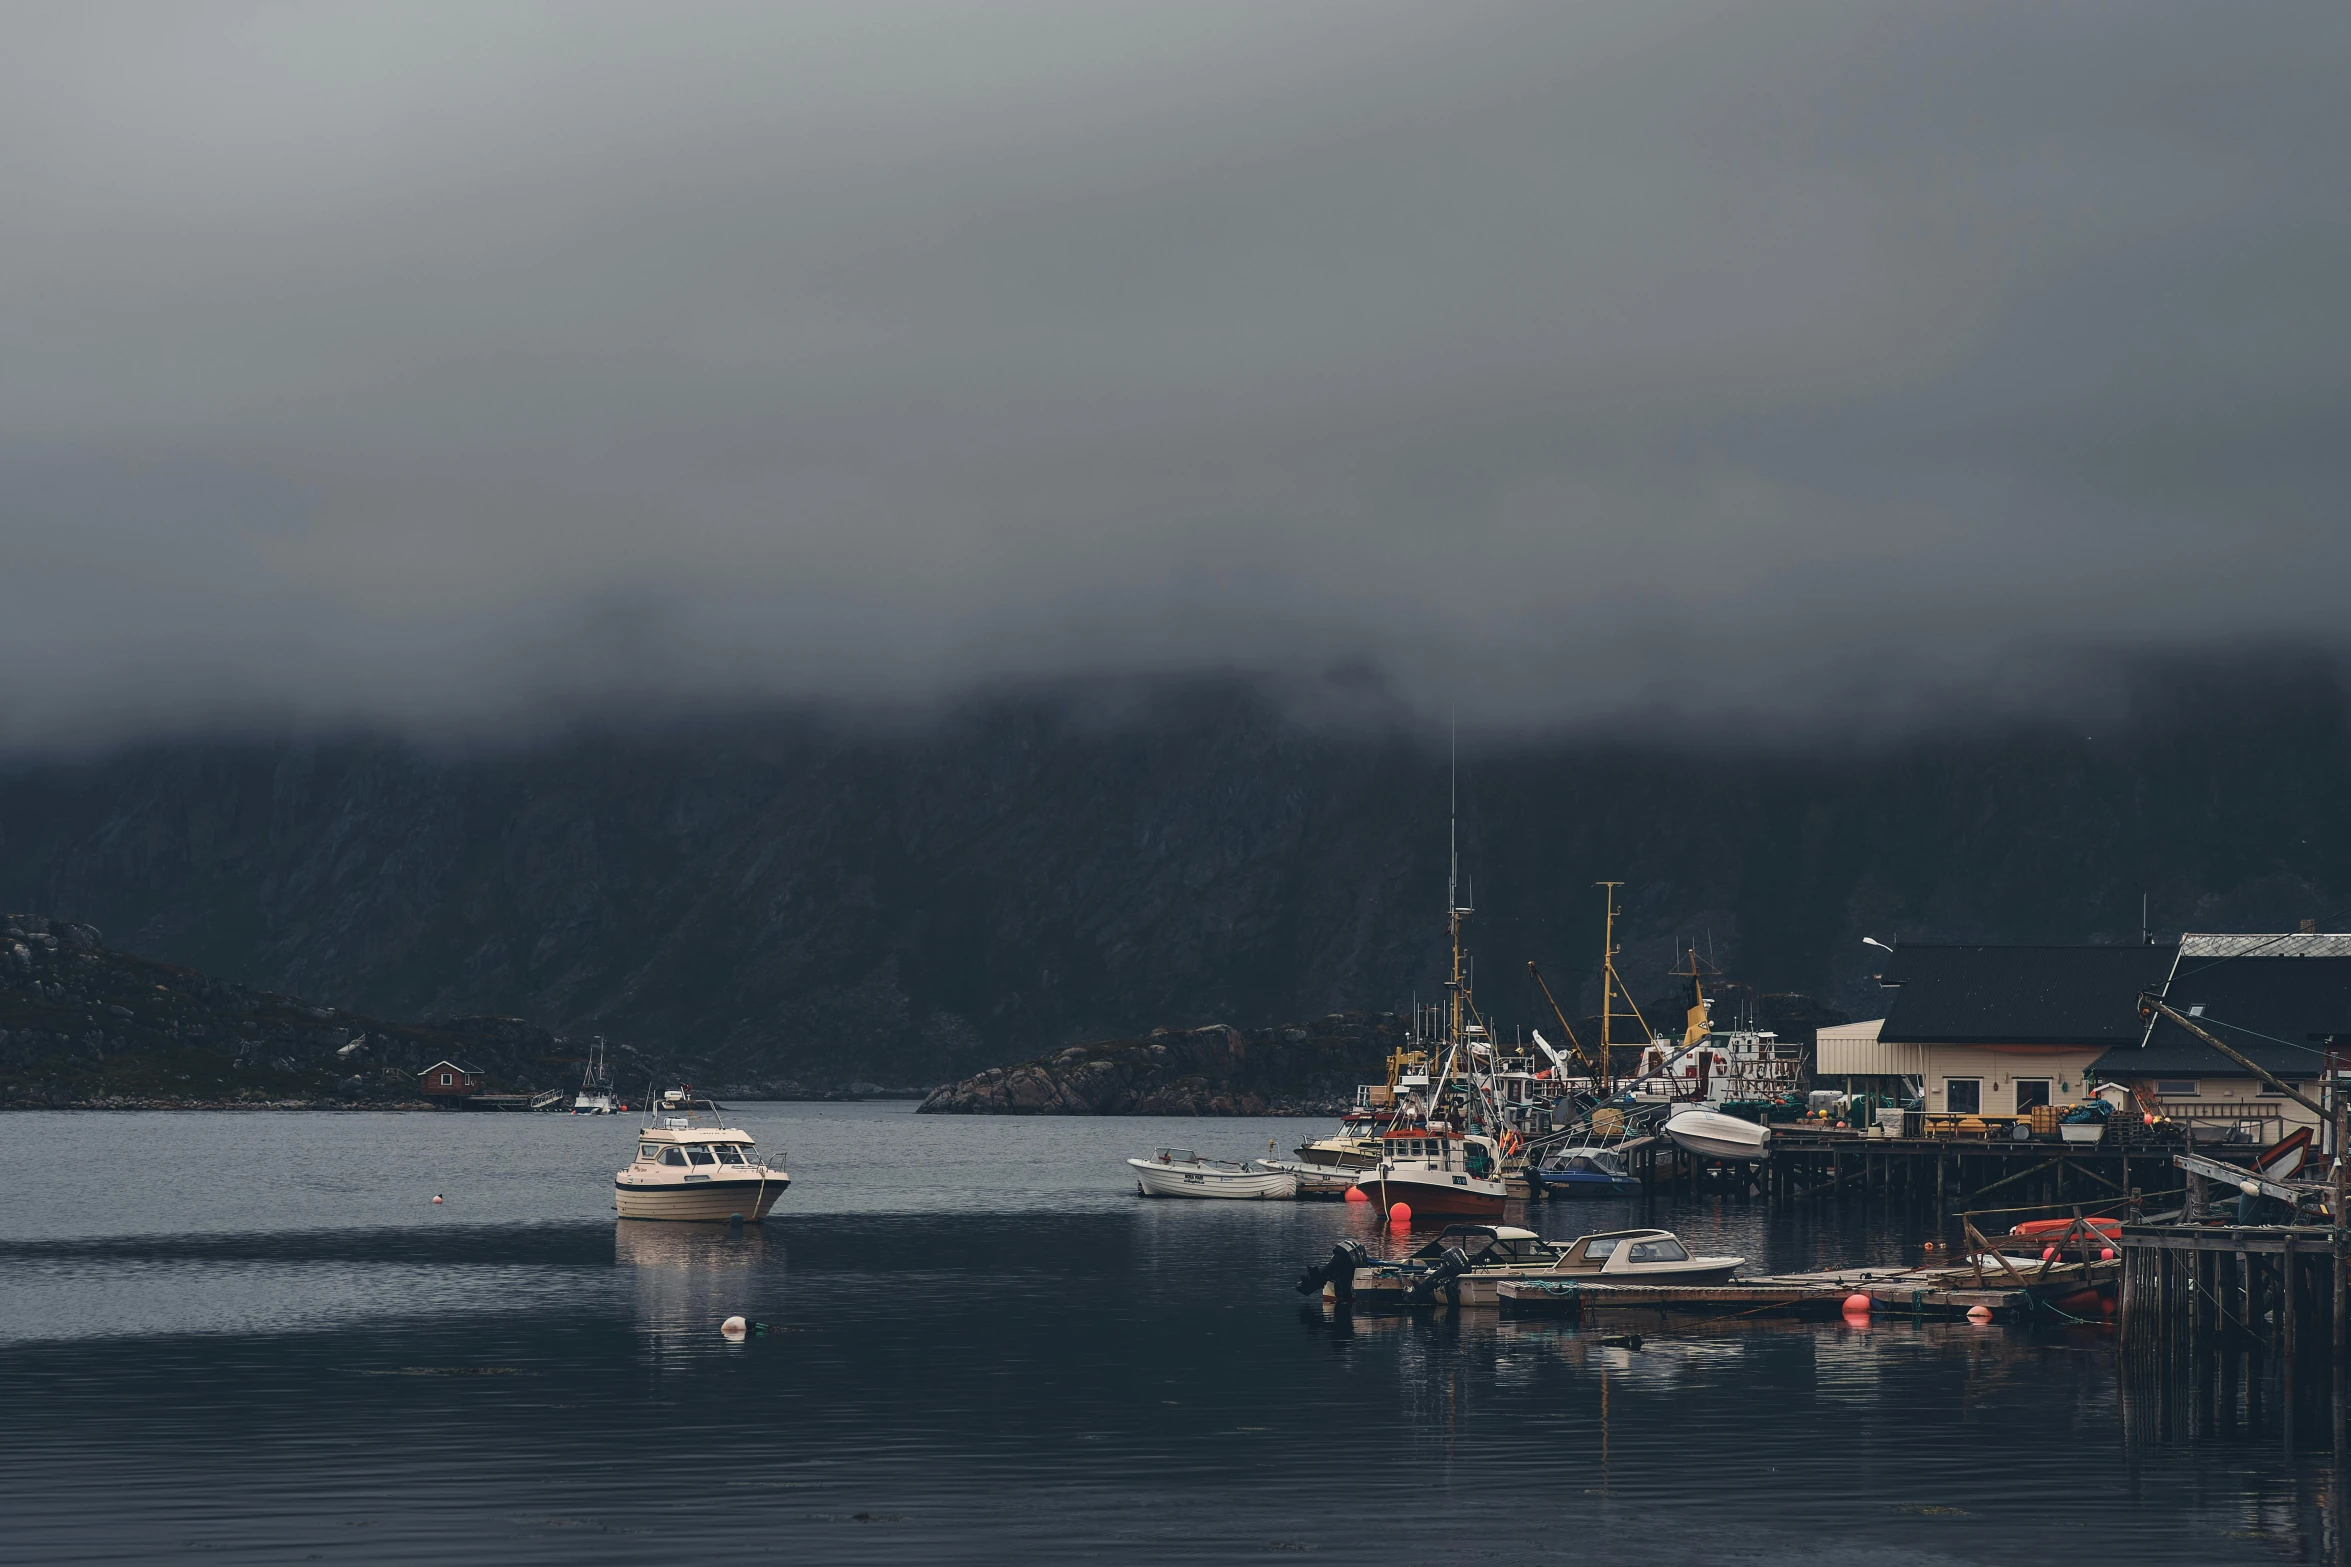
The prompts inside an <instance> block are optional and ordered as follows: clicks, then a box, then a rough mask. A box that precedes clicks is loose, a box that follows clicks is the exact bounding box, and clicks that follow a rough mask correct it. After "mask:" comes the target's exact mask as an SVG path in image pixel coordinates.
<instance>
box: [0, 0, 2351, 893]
mask: <svg viewBox="0 0 2351 1567" xmlns="http://www.w3.org/2000/svg"><path fill="white" fill-rule="evenodd" d="M2347 59H2351V13H2347V12H2346V11H2345V10H2344V9H2343V8H2342V7H2341V6H2339V5H2292V4H2281V5H2276V6H2266V7H2263V8H2261V9H2260V10H2259V11H2258V12H2257V13H2247V12H2243V11H2232V10H2229V9H2226V8H2219V7H2212V6H2202V5H2188V4H2163V3H2152V0H2151V3H2142V4H2132V5H2128V6H2120V5H2115V6H2098V5H2067V6H2047V5H2040V4H2032V5H2026V4H1974V5H1968V6H1947V5H1945V6H1928V5H1884V4H1870V5H1842V6H1840V5H1804V4H1794V5H1778V6H1770V7H1756V6H1742V5H1732V4H1727V3H1726V4H1719V5H1709V4H1687V3H1670V4H1668V3H1657V0H1642V3H1638V4H1630V3H1628V4H1620V5H1607V4H1595V5H1577V6H1559V5H1550V4H1536V5H1524V6H1512V5H1502V4H1492V5H1478V6H1425V5H1420V6H1406V5H1400V4H1385V3H1380V0H1370V3H1351V4H1344V5H1340V4H1311V3H1300V4H1287V5H1281V6H1272V7H1268V6H1257V5H1240V4H1223V3H1214V0H1201V3H1189V4H1184V5H1133V6H1124V5H1105V4H1094V3H1087V4H1076V3H1064V4H1025V5H1024V4H1012V3H991V4H985V5H970V4H946V3H929V4H921V3H911V0H910V3H907V4H894V5H886V6H873V5H848V4H842V5H815V4H797V5H775V4H756V5H752V4H742V5H723V4H708V5H686V6H672V5H658V6H657V5H612V4H598V3H592V0H561V3H548V4H542V5H527V4H515V5H502V6H497V7H481V6H474V5H459V4H451V5H402V6H389V5H384V6H367V5H307V4H306V5H299V6H291V5H260V4H227V3H176V4H156V5H144V6H143V5H124V4H108V3H101V0H77V3H75V4H71V5H58V6H34V7H27V8H21V9H19V10H18V11H16V12H14V13H13V14H12V20H11V37H10V47H9V48H8V49H7V50H6V51H4V52H0V255H5V257H6V260H5V262H4V263H0V543H4V545H5V550H4V558H0V667H4V668H5V669H6V670H7V675H6V678H5V681H4V682H0V744H4V745H6V746H7V747H9V748H11V749H13V750H15V751H17V752H19V753H28V752H29V753H45V752H51V751H54V750H56V749H58V748H60V747H65V748H87V747H92V746H98V747H104V746H109V745H113V744H117V743H122V742H139V741H143V740H149V739H154V738H157V737H165V736H181V737H201V736H205V735H209V734H213V733H218V732H222V731H229V732H235V733H240V734H245V735H259V736H263V737H265V738H264V740H263V741H262V742H261V743H275V742H274V741H269V740H267V739H266V737H267V736H270V735H276V734H280V733H283V732H284V731H285V730H286V729H287V728H288V727H289V726H291V727H292V728H294V729H296V730H307V731H320V730H324V731H329V732H350V731H351V730H354V729H357V730H383V729H390V730H393V731H396V732H399V733H403V734H407V735H412V736H420V737H422V738H423V739H425V740H426V741H428V742H432V741H435V740H436V739H446V738H448V737H450V736H458V737H468V736H470V737H474V738H479V737H481V736H483V735H490V736H505V735H509V734H512V733H514V732H516V731H517V730H518V729H524V728H528V727H529V726H533V725H539V726H560V725H561V724H563V723H566V722H569V721H572V720H575V719H578V718H580V717H582V716H583V715H584V716H589V717H592V718H594V719H596V720H598V721H610V720H614V719H623V718H669V717H674V716H676V715H677V714H679V713H681V712H686V711H693V710H697V709H700V710H704V711H712V712H715V711H720V710H741V709H743V708H745V707H746V706H754V707H755V706H760V705H764V704H770V703H775V702H784V703H804V702H805V703H814V704H816V706H817V707H818V708H820V709H821V708H824V707H826V706H828V705H831V704H848V705H850V706H851V707H853V708H856V709H858V710H862V711H867V712H872V711H875V710H877V709H881V708H885V707H886V708H893V709H903V708H905V707H907V706H908V705H909V704H911V705H913V706H915V707H920V706H922V705H923V704H933V703H944V704H946V705H947V706H948V707H950V708H951V707H953V706H954V704H956V703H958V702H960V701H962V700H964V699H966V698H969V697H971V696H973V695H974V694H980V695H985V694H987V693H989V692H993V691H999V690H1003V689H1007V688H1016V687H1026V688H1038V687H1051V686H1053V685H1054V684H1055V683H1057V682H1060V681H1063V680H1066V679H1068V678H1071V677H1073V676H1083V677H1085V678H1087V679H1089V680H1103V679H1110V680H1113V681H1115V680H1117V679H1120V678H1132V679H1135V680H1139V681H1144V682H1149V681H1151V680H1155V679H1158V678H1161V677H1166V676H1179V677H1180V676H1197V675H1216V676H1222V675H1233V676H1244V677H1249V678H1250V679H1252V680H1253V681H1254V680H1261V681H1264V682H1269V683H1270V685H1269V686H1267V687H1261V688H1269V689H1274V690H1277V691H1282V692H1286V693H1288V698H1287V699H1289V700H1294V701H1296V702H1298V703H1299V704H1301V705H1302V706H1303V707H1305V708H1309V709H1315V710H1337V711H1341V712H1356V711H1358V710H1360V711H1363V712H1371V713H1376V714H1379V715H1383V721H1385V719H1388V718H1393V717H1394V715H1395V714H1397V713H1398V712H1403V713H1406V714H1417V715H1419V716H1418V717H1415V718H1412V719H1409V720H1407V721H1410V722H1413V723H1423V722H1425V720H1426V719H1427V718H1428V717H1429V716H1431V715H1438V714H1441V713H1442V712H1443V711H1444V710H1445V709H1446V708H1447V707H1448V706H1451V705H1454V704H1458V705H1459V707H1460V708H1461V710H1462V713H1463V717H1464V722H1465V723H1466V724H1467V725H1468V726H1469V727H1470V729H1471V730H1472V732H1473V733H1476V732H1493V731H1496V730H1503V729H1509V730H1517V731H1526V732H1540V731H1545V730H1549V729H1551V728H1552V727H1553V726H1556V725H1561V724H1568V725H1575V724H1581V723H1591V722H1601V723H1602V724H1603V725H1604V727H1607V726H1614V727H1617V728H1619V729H1621V726H1622V725H1623V724H1625V723H1626V722H1628V721H1633V720H1639V721H1641V722H1644V723H1647V722H1652V721H1655V720H1658V719H1660V718H1661V717H1665V718H1670V717H1676V716H1678V717H1681V718H1683V719H1689V718H1692V717H1696V718H1718V719H1719V718H1725V717H1736V718H1739V719H1741V720H1743V721H1747V722H1749V723H1752V724H1764V725H1770V726H1779V727H1786V726H1790V725H1793V726H1795V727H1797V728H1804V727H1806V726H1808V725H1810V724H1812V722H1813V721H1815V720H1819V719H1823V718H1826V719H1829V720H1833V721H1834V722H1835V723H1836V724H1839V725H1849V724H1851V723H1852V722H1853V721H1854V720H1855V719H1856V718H1866V719H1867V720H1868V721H1870V722H1871V723H1878V724H1885V723H1891V724H1897V725H1916V724H1918V723H1920V722H1924V723H1926V724H1927V726H1928V727H1930V728H1932V727H1933V725H1934V723H1935V722H1936V720H1937V715H1939V714H1942V713H1945V712H1947V711H1949V710H1950V709H1951V708H1953V707H1966V708H1971V709H1981V708H1985V707H1990V708H1994V709H1998V708H2004V707H2017V706H2021V707H2025V708H2029V709H2032V710H2034V711H2035V712H2039V713H2047V712H2051V711H2067V712H2070V711H2071V710H2072V708H2073V706H2074V705H2076V704H2078V703H2080V702H2082V701H2085V700H2089V699H2091V698H2095V697H2097V696H2098V695H2099V694H2100V693H2101V692H2102V691H2103V692H2106V693H2107V694H2108V695H2112V694H2113V693H2114V692H2117V691H2119V690H2120V689H2121V687H2122V685H2123V683H2124V680H2123V676H2122V675H2121V674H2120V673H2119V672H2121V671H2124V670H2127V669H2129V668H2133V667H2139V666H2138V664H2137V663H2136V661H2137V660H2139V659H2140V658H2142V657H2143V656H2144V655H2147V654H2149V653H2150V652H2152V653H2157V654H2170V653H2179V652H2209V651H2211V650H2214V649H2226V648H2229V647H2232V646H2235V645H2237V644H2240V643H2242V642H2244V641H2246V639H2259V640H2261V641H2263V642H2265V643H2278V642H2285V643H2296V644H2305V645H2308V646H2311V647H2315V648H2318V649H2320V650H2322V651H2327V652H2331V651H2332V650H2333V649H2334V648H2336V647H2337V646H2339V631H2338V627H2339V625H2340V622H2341V612H2340V607H2339V601H2340V596H2341V587H2340V585H2341V583H2342V582H2343V581H2344V580H2345V574H2346V569H2347V568H2351V528H2346V527H2345V526H2344V521H2343V517H2342V511H2341V506H2342V502H2341V497H2342V495H2343V494H2344V493H2345V492H2346V485H2345V482H2344V481H2345V479H2346V477H2347V475H2346V471H2345V470H2346V463H2347V456H2346V443H2345V442H2344V441H2343V439H2342V435H2341V432H2342V431H2343V430H2344V429H2345V428H2346V427H2347V418H2346V416H2347V415H2351V397H2347V396H2346V379H2345V368H2344V367H2345V366H2346V364H2351V353H2347V352H2346V350H2347V349H2351V341H2347V338H2351V314H2347V313H2346V312H2345V311H2344V310H2343V308H2342V306H2341V301H2340V298H2339V292H2340V288H2339V280H2340V278H2341V277H2342V276H2343V275H2344V273H2345V270H2346V263H2347V262H2351V243H2347V241H2351V206H2347V205H2346V203H2345V202H2344V201H2343V200H2342V199H2341V191H2342V188H2343V179H2344V165H2345V162H2346V154H2345V152H2344V148H2346V147H2347V146H2351V92H2346V91H2345V87H2346V82H2345V75H2346V71H2345V67H2344V62H2345V61H2346V60H2347ZM2118 700H2119V699H2118ZM2117 710H2119V709H2117ZM59 912H69V911H64V910H60V911H59Z"/></svg>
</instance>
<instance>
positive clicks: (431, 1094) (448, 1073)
mask: <svg viewBox="0 0 2351 1567" xmlns="http://www.w3.org/2000/svg"><path fill="white" fill-rule="evenodd" d="M409 1059H410V1060H414V1059H415V1057H413V1056H411V1057H410V1058H409ZM416 1086H417V1089H418V1091H419V1092H421V1093H422V1094H423V1095H424V1096H425V1098H426V1099H428V1100H430V1101H432V1102H433V1103H435V1104H441V1105H462V1104H464V1103H465V1102H466V1101H467V1100H468V1099H471V1098H472V1097H473V1096H474V1095H476V1094H478V1093H480V1092H481V1091H482V1074H481V1073H479V1072H475V1071H471V1070H469V1069H467V1068H465V1067H462V1066H459V1065H458V1064H457V1063H456V1062H454V1061H435V1062H434V1063H433V1064H432V1065H431V1066H428V1067H426V1068H425V1069H424V1070H423V1071H421V1072H419V1073H417V1074H416Z"/></svg>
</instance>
